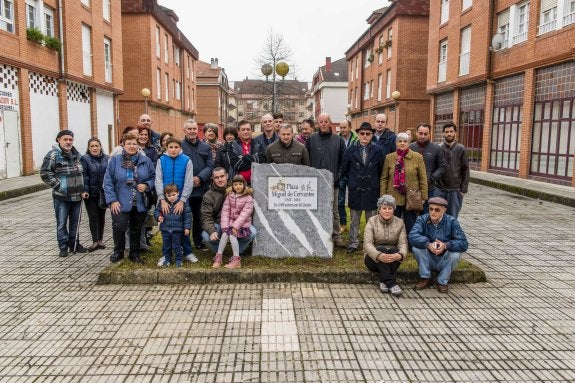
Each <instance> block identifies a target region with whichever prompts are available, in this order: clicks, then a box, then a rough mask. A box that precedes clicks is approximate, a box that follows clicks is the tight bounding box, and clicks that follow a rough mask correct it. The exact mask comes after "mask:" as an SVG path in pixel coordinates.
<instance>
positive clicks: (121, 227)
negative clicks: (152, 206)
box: [112, 206, 148, 255]
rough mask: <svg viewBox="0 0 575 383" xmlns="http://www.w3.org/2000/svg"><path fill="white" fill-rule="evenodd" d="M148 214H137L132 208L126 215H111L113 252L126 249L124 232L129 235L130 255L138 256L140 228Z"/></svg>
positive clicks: (136, 210)
mask: <svg viewBox="0 0 575 383" xmlns="http://www.w3.org/2000/svg"><path fill="white" fill-rule="evenodd" d="M147 214H148V212H146V211H145V212H143V213H139V212H138V208H137V207H136V206H134V207H133V208H132V210H130V211H129V212H127V213H119V214H112V234H113V236H114V252H117V251H124V249H125V248H126V230H129V233H130V254H137V255H139V254H140V237H141V236H142V226H143V224H144V221H145V220H146V215H147Z"/></svg>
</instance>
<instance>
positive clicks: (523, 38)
mask: <svg viewBox="0 0 575 383" xmlns="http://www.w3.org/2000/svg"><path fill="white" fill-rule="evenodd" d="M526 40H527V31H525V32H521V33H518V34H516V35H515V36H513V45H515V44H519V43H522V42H523V41H526Z"/></svg>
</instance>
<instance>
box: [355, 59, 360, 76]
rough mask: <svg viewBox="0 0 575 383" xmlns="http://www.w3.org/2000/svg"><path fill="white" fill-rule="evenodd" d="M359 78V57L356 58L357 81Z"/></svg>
mask: <svg viewBox="0 0 575 383" xmlns="http://www.w3.org/2000/svg"><path fill="white" fill-rule="evenodd" d="M358 78H359V56H355V79H356V80H357V79H358Z"/></svg>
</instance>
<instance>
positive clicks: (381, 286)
mask: <svg viewBox="0 0 575 383" xmlns="http://www.w3.org/2000/svg"><path fill="white" fill-rule="evenodd" d="M379 289H380V290H381V292H382V293H384V294H387V293H389V288H388V287H387V286H386V285H385V283H383V282H380V283H379Z"/></svg>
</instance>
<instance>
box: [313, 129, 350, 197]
mask: <svg viewBox="0 0 575 383" xmlns="http://www.w3.org/2000/svg"><path fill="white" fill-rule="evenodd" d="M305 148H306V149H307V151H308V153H309V162H310V166H311V167H314V168H316V169H327V170H329V171H330V172H331V173H332V174H333V184H334V186H336V187H337V185H338V184H339V177H340V175H341V163H342V161H343V153H344V152H345V144H344V142H343V138H341V137H340V136H338V135H337V134H333V133H332V132H328V133H320V132H317V133H314V134H312V135H311V137H310V138H309V140H308V141H307V143H306V146H305Z"/></svg>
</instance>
